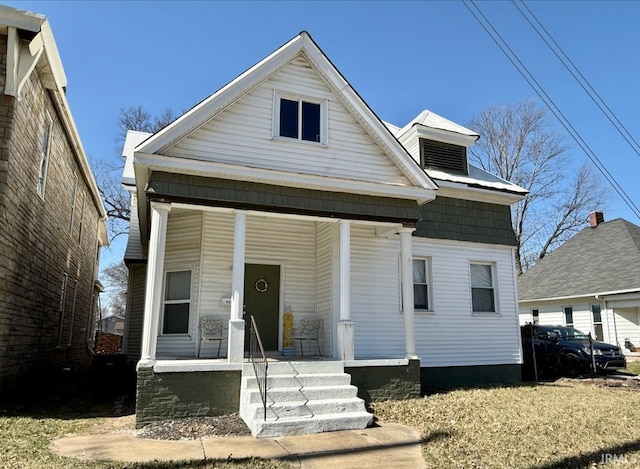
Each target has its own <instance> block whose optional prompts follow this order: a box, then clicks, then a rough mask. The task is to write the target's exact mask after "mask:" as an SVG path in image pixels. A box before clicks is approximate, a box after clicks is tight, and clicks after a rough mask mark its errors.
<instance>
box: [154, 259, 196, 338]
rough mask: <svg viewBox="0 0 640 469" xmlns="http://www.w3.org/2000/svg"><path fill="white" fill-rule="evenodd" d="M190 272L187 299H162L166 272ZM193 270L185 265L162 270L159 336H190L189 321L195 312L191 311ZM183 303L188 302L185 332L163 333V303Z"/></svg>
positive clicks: (165, 285) (165, 283)
mask: <svg viewBox="0 0 640 469" xmlns="http://www.w3.org/2000/svg"><path fill="white" fill-rule="evenodd" d="M187 271H189V272H191V285H190V288H189V300H188V301H187V300H165V299H164V296H165V295H164V294H165V288H166V287H167V274H170V273H172V272H187ZM194 272H195V267H194V266H193V265H192V266H188V267H187V266H185V267H171V268H167V269H165V271H164V279H163V282H162V310H161V311H160V324H158V330H159V331H160V332H159V334H158V335H159V336H160V337H191V336H192V333H191V332H192V330H191V329H192V328H191V323H192V319H193V318H194V316H193V315H194V314H195V312H194V311H193V304H194V303H193V293H194V290H195V285H194V283H195V282H194V278H193V273H194ZM183 303H189V322H188V325H187V332H186V333H178V334H165V333H164V306H165V305H168V304H169V305H170V304H183Z"/></svg>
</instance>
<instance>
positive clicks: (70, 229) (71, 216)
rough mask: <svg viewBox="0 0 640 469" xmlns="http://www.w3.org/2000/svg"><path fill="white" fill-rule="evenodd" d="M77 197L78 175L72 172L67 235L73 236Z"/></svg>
mask: <svg viewBox="0 0 640 469" xmlns="http://www.w3.org/2000/svg"><path fill="white" fill-rule="evenodd" d="M77 199H78V175H77V174H76V173H73V189H72V190H71V213H69V226H68V227H67V228H68V232H69V236H73V221H74V215H75V211H76V200H77Z"/></svg>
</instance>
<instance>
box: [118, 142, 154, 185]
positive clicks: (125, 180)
mask: <svg viewBox="0 0 640 469" xmlns="http://www.w3.org/2000/svg"><path fill="white" fill-rule="evenodd" d="M151 135H152V134H151V133H149V132H140V131H137V130H129V131H127V135H126V137H125V139H124V145H123V146H122V157H123V158H124V159H125V162H124V169H123V170H122V184H123V185H124V186H129V185H135V184H136V176H135V172H134V171H133V153H134V150H135V148H136V147H137V146H138V145H140V144H141V143H142V142H144V141H145V140H146V139H147V138H149V137H150V136H151Z"/></svg>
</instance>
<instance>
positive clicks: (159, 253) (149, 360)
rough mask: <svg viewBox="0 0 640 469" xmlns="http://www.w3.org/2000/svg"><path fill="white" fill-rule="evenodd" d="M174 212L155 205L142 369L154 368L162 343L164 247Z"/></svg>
mask: <svg viewBox="0 0 640 469" xmlns="http://www.w3.org/2000/svg"><path fill="white" fill-rule="evenodd" d="M170 210H171V205H170V204H163V203H157V202H151V214H150V215H151V232H150V235H149V252H148V256H147V287H146V290H145V297H144V320H143V325H142V350H141V358H140V361H139V362H138V367H140V366H151V365H153V364H154V363H155V361H156V344H157V343H158V327H159V323H160V309H161V307H162V283H163V272H164V248H165V242H166V240H167V220H168V218H169V211H170Z"/></svg>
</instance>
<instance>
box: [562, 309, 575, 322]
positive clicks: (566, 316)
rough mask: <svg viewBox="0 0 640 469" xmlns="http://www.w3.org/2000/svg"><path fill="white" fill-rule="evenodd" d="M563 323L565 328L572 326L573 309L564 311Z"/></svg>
mask: <svg viewBox="0 0 640 469" xmlns="http://www.w3.org/2000/svg"><path fill="white" fill-rule="evenodd" d="M564 321H565V324H566V325H567V326H573V308H570V307H568V308H565V309H564Z"/></svg>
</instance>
